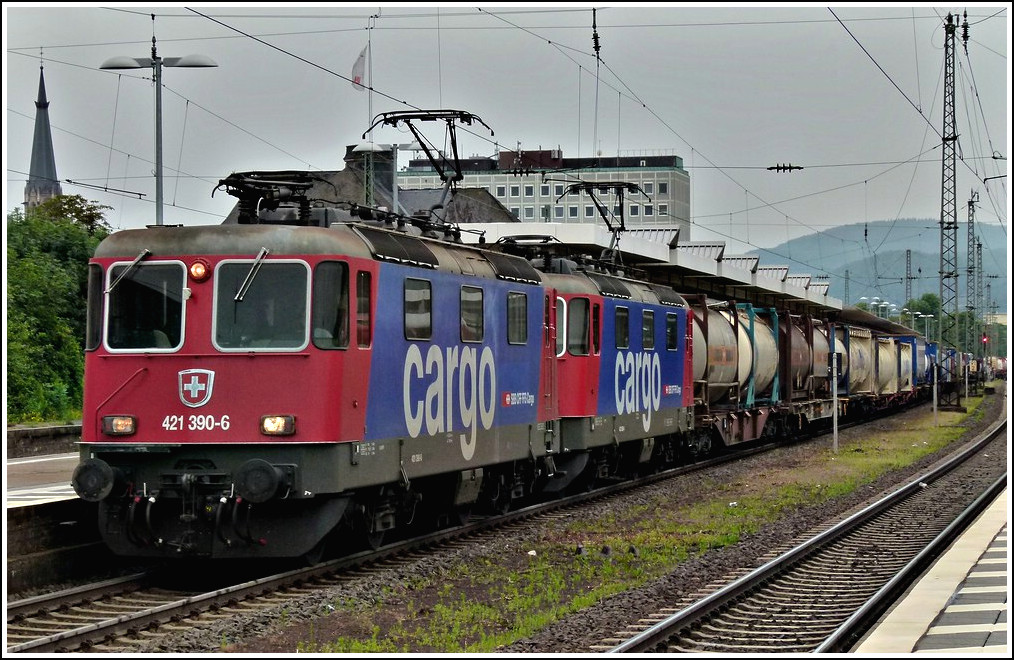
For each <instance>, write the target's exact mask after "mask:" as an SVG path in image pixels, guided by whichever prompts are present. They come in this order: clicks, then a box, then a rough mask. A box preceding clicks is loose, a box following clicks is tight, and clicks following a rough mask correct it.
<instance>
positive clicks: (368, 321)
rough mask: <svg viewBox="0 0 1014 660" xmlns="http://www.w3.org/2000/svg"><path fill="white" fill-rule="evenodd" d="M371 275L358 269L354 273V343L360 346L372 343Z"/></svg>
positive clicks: (368, 345)
mask: <svg viewBox="0 0 1014 660" xmlns="http://www.w3.org/2000/svg"><path fill="white" fill-rule="evenodd" d="M372 310H373V275H371V274H370V273H367V272H366V271H360V273H359V274H358V275H356V343H357V344H358V345H359V347H360V348H369V347H370V345H371V344H373V317H372V316H371V314H372Z"/></svg>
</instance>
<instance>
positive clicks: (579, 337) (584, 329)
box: [567, 298, 589, 355]
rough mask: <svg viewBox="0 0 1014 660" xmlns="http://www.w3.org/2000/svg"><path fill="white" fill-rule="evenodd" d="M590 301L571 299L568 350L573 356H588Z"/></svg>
mask: <svg viewBox="0 0 1014 660" xmlns="http://www.w3.org/2000/svg"><path fill="white" fill-rule="evenodd" d="M588 330H589V318H588V299H587V298H571V300H570V304H569V305H568V309H567V350H568V351H570V353H571V355H588V346H589V341H588Z"/></svg>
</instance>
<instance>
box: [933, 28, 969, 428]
mask: <svg viewBox="0 0 1014 660" xmlns="http://www.w3.org/2000/svg"><path fill="white" fill-rule="evenodd" d="M956 31H957V23H956V18H955V16H954V15H953V14H947V22H946V24H945V25H944V126H943V129H944V130H943V158H942V160H943V172H942V180H941V195H940V197H941V205H940V323H939V325H938V326H937V327H938V333H937V343H938V346H939V355H940V358H941V362H940V368H941V371H942V373H941V377H940V379H939V380H940V381H941V382H940V383H939V384H938V388H939V392H940V408H941V409H943V410H957V411H964V408H963V407H962V405H961V390H960V388H959V387H958V383H959V381H960V380H961V371H960V360H959V357H960V356H959V354H958V350H959V349H958V346H957V343H958V328H957V322H958V209H957V203H956V197H957V196H956V191H955V184H956V177H957V173H956V152H957V149H956V147H957V142H958V135H957V126H956V122H955V116H954V37H955V32H956ZM962 36H963V38H964V40H965V42H966V43H967V41H968V19H967V13H966V18H965V25H964V31H963V34H962Z"/></svg>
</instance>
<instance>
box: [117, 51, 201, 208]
mask: <svg viewBox="0 0 1014 660" xmlns="http://www.w3.org/2000/svg"><path fill="white" fill-rule="evenodd" d="M163 66H178V67H190V68H204V67H214V66H218V65H217V64H216V63H215V62H214V61H213V60H212V59H211V58H210V57H208V56H206V55H184V56H183V57H166V58H161V57H159V56H158V51H157V50H156V49H155V37H154V36H153V37H152V38H151V57H126V56H124V55H120V56H118V57H112V58H109V59H108V60H106V61H105V62H103V63H102V65H101V66H100V67H99V68H100V69H144V68H147V67H151V69H152V79H153V80H154V81H155V224H156V225H161V224H162V67H163Z"/></svg>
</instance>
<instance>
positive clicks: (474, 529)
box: [6, 443, 781, 653]
mask: <svg viewBox="0 0 1014 660" xmlns="http://www.w3.org/2000/svg"><path fill="white" fill-rule="evenodd" d="M776 446H781V445H780V443H772V444H770V445H764V446H757V447H754V448H751V449H747V450H738V451H736V452H732V453H730V454H728V455H725V456H721V457H717V458H714V459H710V460H707V461H702V462H699V463H695V464H693V465H689V466H686V467H681V468H677V469H673V470H667V471H665V472H662V473H658V474H655V475H649V476H646V477H643V478H641V479H638V480H636V481H629V482H621V483H618V484H615V485H613V486H609V487H606V488H602V489H599V490H596V491H593V492H590V493H582V494H580V495H575V496H572V497H567V498H561V499H559V500H556V501H553V502H549V503H544V504H539V505H533V506H530V507H527V508H524V509H521V510H518V511H515V512H511V513H508V514H506V515H505V516H498V517H496V518H495V519H477V520H475V521H472V522H470V523H469V524H466V525H463V526H460V527H456V528H453V529H448V530H442V531H438V532H435V533H433V534H429V535H426V536H423V537H420V538H416V539H411V540H405V541H400V542H396V543H393V544H390V545H387V546H385V547H383V548H381V549H380V550H378V551H371V552H363V553H358V554H354V555H350V556H347V557H342V558H340V559H336V560H333V561H330V562H326V563H324V564H320V565H318V566H314V567H310V568H302V569H297V570H290V571H286V572H283V573H280V574H274V575H260V576H256V577H254V578H252V579H247V580H242V581H238V582H236V583H235V584H229V585H227V586H223V587H221V588H216V589H213V590H210V591H209V590H200V589H193V590H180V589H168V588H165V586H163V585H164V584H166V582H165V581H162V580H157V579H155V578H154V577H153V575H152V574H139V575H137V576H132V577H131V578H129V579H121V580H111V581H106V582H103V583H99V584H97V585H92V586H90V587H84V588H81V589H74V590H70V591H67V592H60V593H56V594H51V595H48V596H40V597H37V598H32V599H29V600H26V601H15V602H13V603H10V604H9V606H8V611H7V614H8V618H7V632H8V644H9V646H8V647H7V649H6V650H7V652H8V653H21V652H58V651H90V652H123V651H136V650H137V648H138V646H139V645H141V644H145V643H148V642H152V641H153V640H157V638H158V637H160V636H162V635H168V634H180V633H181V632H183V631H185V630H187V629H188V628H191V627H199V626H201V625H203V624H204V623H205V622H207V621H214V620H215V619H216V618H223V617H230V616H235V615H236V614H240V613H242V614H249V613H251V612H255V611H257V610H259V609H267V608H271V607H276V606H278V605H279V604H283V603H284V602H286V601H287V600H290V599H295V598H305V597H307V596H308V595H311V594H313V593H317V592H321V591H323V590H326V589H329V588H331V587H334V586H335V585H336V584H338V583H340V582H342V580H343V576H346V577H347V576H349V575H351V574H354V573H355V572H356V571H363V570H365V571H371V570H384V569H385V568H386V567H390V566H396V565H398V564H399V563H403V562H405V561H414V560H416V559H417V557H418V554H419V553H427V552H430V551H432V550H433V549H438V548H440V547H443V546H446V545H447V544H452V543H471V542H481V540H482V538H481V535H482V533H483V532H484V531H486V530H493V529H496V528H500V527H504V526H507V525H511V524H514V523H518V522H521V521H524V520H526V519H532V518H535V517H538V516H546V517H548V516H553V515H558V512H560V511H561V510H563V509H566V508H568V507H575V506H582V505H584V504H587V503H589V502H591V501H596V500H602V499H604V498H609V497H618V496H620V495H621V494H623V493H624V492H626V491H629V490H631V489H634V488H639V487H643V486H646V485H649V484H652V483H655V482H657V481H660V480H663V479H669V478H672V477H676V476H679V475H682V474H686V473H688V472H691V471H693V470H698V469H703V468H706V467H711V466H714V465H717V464H720V463H723V462H726V461H731V460H738V459H740V458H744V457H745V456H747V455H750V454H755V453H760V452H763V451H766V450H768V449H770V448H773V447H776ZM406 558H409V559H406ZM412 558H416V559H412ZM177 583H178V582H177Z"/></svg>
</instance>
